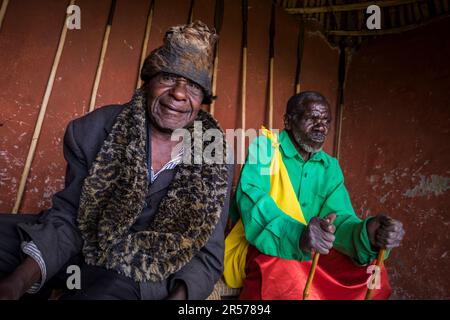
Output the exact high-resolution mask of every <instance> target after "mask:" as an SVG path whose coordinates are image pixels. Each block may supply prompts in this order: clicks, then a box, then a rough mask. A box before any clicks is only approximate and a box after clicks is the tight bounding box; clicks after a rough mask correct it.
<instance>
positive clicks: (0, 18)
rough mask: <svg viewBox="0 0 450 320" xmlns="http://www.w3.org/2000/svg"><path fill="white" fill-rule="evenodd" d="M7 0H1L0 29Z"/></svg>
mask: <svg viewBox="0 0 450 320" xmlns="http://www.w3.org/2000/svg"><path fill="white" fill-rule="evenodd" d="M8 3H9V0H3V2H2V7H1V8H0V30H1V29H2V23H3V19H4V18H5V14H6V8H7V7H8Z"/></svg>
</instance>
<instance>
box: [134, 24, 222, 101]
mask: <svg viewBox="0 0 450 320" xmlns="http://www.w3.org/2000/svg"><path fill="white" fill-rule="evenodd" d="M217 39H218V36H217V34H216V32H215V30H214V29H211V30H210V29H209V28H208V27H207V26H206V25H205V24H204V23H203V22H201V21H195V22H193V23H190V24H187V25H180V26H175V27H172V28H170V29H169V30H168V31H167V32H166V35H165V37H164V44H163V45H162V46H161V47H159V48H157V49H155V50H153V51H152V52H151V53H150V55H149V56H148V57H147V58H146V59H145V61H144V65H143V66H142V70H141V79H142V81H144V83H145V82H148V81H149V80H150V79H151V78H152V77H153V76H155V75H156V74H158V73H160V72H167V73H174V74H177V75H180V76H182V77H184V78H187V79H189V80H192V81H194V82H195V83H197V84H198V85H200V86H201V87H202V88H203V90H204V93H205V95H204V99H203V103H204V104H209V103H211V101H212V96H211V73H212V72H211V71H212V66H213V55H214V46H215V43H216V41H217Z"/></svg>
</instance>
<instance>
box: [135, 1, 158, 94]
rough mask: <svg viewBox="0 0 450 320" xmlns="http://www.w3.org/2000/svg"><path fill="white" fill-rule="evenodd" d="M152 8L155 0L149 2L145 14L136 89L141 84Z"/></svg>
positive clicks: (150, 28) (150, 26) (150, 27)
mask: <svg viewBox="0 0 450 320" xmlns="http://www.w3.org/2000/svg"><path fill="white" fill-rule="evenodd" d="M154 8H155V0H152V1H151V2H150V7H149V9H148V14H147V24H146V26H145V35H144V42H143V43H142V50H141V60H140V62H139V69H138V76H137V81H136V89H138V88H140V87H141V86H142V80H141V68H142V66H143V64H144V60H145V58H146V57H147V47H148V39H149V38H150V32H151V30H152V21H153V10H154Z"/></svg>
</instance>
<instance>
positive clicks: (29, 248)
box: [21, 241, 47, 294]
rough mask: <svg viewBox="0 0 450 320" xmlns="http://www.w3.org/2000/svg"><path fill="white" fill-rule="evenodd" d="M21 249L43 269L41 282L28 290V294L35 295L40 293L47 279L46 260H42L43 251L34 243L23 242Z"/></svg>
mask: <svg viewBox="0 0 450 320" xmlns="http://www.w3.org/2000/svg"><path fill="white" fill-rule="evenodd" d="M21 248H22V251H23V253H25V254H26V255H28V256H30V257H31V258H32V259H33V260H34V261H36V262H37V264H38V265H39V269H41V280H40V281H38V282H36V283H34V284H33V285H32V286H31V287H30V289H28V290H27V293H31V294H33V293H36V292H38V291H39V290H40V289H41V288H42V286H43V285H44V283H45V280H46V278H47V268H46V267H45V262H44V259H43V258H42V254H41V251H40V250H39V248H38V247H37V246H36V244H35V243H34V242H33V241H30V242H27V241H23V242H22V243H21Z"/></svg>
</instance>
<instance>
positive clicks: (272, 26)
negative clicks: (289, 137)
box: [268, 2, 275, 129]
mask: <svg viewBox="0 0 450 320" xmlns="http://www.w3.org/2000/svg"><path fill="white" fill-rule="evenodd" d="M274 63H275V3H273V2H272V8H271V12H270V27H269V121H268V122H269V124H268V125H269V128H270V129H272V128H273V68H274Z"/></svg>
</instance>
